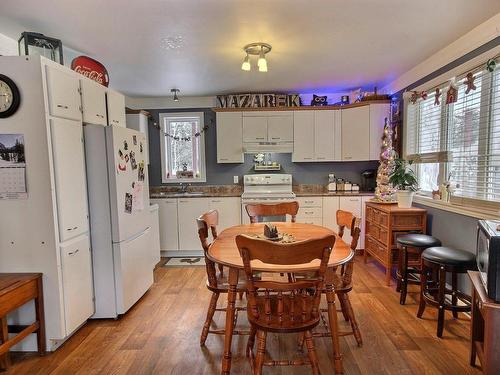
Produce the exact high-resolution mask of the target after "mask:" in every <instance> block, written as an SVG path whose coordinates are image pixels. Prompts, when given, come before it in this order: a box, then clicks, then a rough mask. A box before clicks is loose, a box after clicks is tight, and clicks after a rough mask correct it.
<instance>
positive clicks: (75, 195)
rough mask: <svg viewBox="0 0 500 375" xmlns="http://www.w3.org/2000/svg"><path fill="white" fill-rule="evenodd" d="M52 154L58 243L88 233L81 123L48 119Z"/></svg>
mask: <svg viewBox="0 0 500 375" xmlns="http://www.w3.org/2000/svg"><path fill="white" fill-rule="evenodd" d="M50 130H51V136H52V155H53V160H54V177H55V185H56V186H55V187H56V203H57V215H58V221H59V237H60V240H61V242H62V241H66V240H68V239H70V238H73V237H76V236H78V235H80V234H82V233H85V232H87V230H88V216H87V188H86V186H87V184H86V177H85V161H84V151H83V139H82V138H83V134H82V123H81V122H79V121H73V120H65V119H51V120H50Z"/></svg>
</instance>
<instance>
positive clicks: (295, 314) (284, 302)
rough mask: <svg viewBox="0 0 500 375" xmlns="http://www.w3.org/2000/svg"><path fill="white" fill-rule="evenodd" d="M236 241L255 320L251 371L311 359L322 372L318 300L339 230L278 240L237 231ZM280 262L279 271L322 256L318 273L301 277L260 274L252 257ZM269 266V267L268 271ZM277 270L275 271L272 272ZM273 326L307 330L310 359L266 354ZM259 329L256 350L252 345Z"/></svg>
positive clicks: (256, 373)
mask: <svg viewBox="0 0 500 375" xmlns="http://www.w3.org/2000/svg"><path fill="white" fill-rule="evenodd" d="M236 244H237V246H238V249H239V251H240V255H241V258H242V260H243V266H244V270H245V275H246V286H247V301H248V303H247V316H248V321H249V322H250V324H251V331H250V337H249V339H248V344H247V355H248V356H249V357H250V363H251V367H252V373H253V374H254V375H260V374H262V367H263V366H264V365H265V366H302V365H306V364H310V365H311V367H312V371H313V374H315V375H319V373H320V372H319V366H318V357H317V354H316V350H315V348H314V342H313V339H312V329H313V328H314V327H316V326H317V325H318V323H319V322H320V318H321V317H320V315H321V313H320V309H319V304H320V301H321V291H322V290H323V289H324V276H325V272H326V269H327V267H328V260H329V258H330V253H331V251H332V249H333V246H334V244H335V236H334V235H328V236H325V237H323V238H319V239H311V240H306V241H300V242H295V243H286V244H280V243H274V242H270V241H267V240H264V239H259V238H255V237H250V236H247V235H244V234H242V235H238V236H237V237H236ZM255 260H257V261H260V262H262V263H265V264H268V265H275V266H276V272H274V273H276V274H279V273H280V272H282V271H283V270H284V269H287V267H289V266H291V265H300V264H308V263H311V262H313V261H317V260H319V261H320V262H318V263H317V269H316V270H315V272H314V277H312V278H304V279H301V280H299V281H295V280H292V281H290V280H289V281H277V280H283V279H271V280H268V279H266V280H264V279H261V278H259V276H258V273H256V272H255V270H254V268H253V264H252V261H255ZM267 272H268V271H267ZM271 273H273V272H271ZM268 332H275V333H297V332H299V333H303V334H304V337H305V342H306V346H307V351H308V357H309V360H306V359H294V360H266V359H265V352H266V339H267V333H268ZM256 335H257V338H258V342H257V354H256V356H255V358H254V355H253V346H254V343H255V336H256Z"/></svg>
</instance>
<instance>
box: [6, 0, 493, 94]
mask: <svg viewBox="0 0 500 375" xmlns="http://www.w3.org/2000/svg"><path fill="white" fill-rule="evenodd" d="M499 12H500V1H499V0H474V1H471V0H439V1H437V0H341V1H339V0H329V1H326V0H324V1H321V0H274V1H269V0H253V1H252V0H249V1H247V0H179V1H167V0H142V1H124V0H121V1H120V0H105V1H103V0H101V1H99V0H85V1H73V0H72V1H68V0H37V1H33V0H0V33H3V34H5V35H7V36H10V37H12V38H16V39H17V38H18V36H19V34H20V33H21V32H22V31H25V30H26V31H37V32H41V33H44V34H46V35H48V36H54V37H58V38H60V39H62V41H63V44H64V45H66V46H68V47H71V48H73V49H76V50H79V51H83V53H85V54H88V55H89V56H92V57H94V58H96V59H97V60H99V61H101V62H102V63H103V64H104V65H105V66H106V67H107V69H108V72H109V73H110V80H111V86H113V87H115V88H116V89H118V90H120V91H123V92H124V93H126V94H128V95H130V96H163V95H170V89H171V88H172V87H178V88H180V90H181V94H182V95H200V96H201V95H214V94H221V93H231V92H256V91H257V92H264V91H284V92H301V93H303V92H345V91H348V90H349V89H352V88H356V87H359V86H361V87H372V86H373V85H377V86H378V87H383V86H384V85H385V84H387V83H388V82H390V81H392V80H393V79H395V78H396V77H397V76H399V75H400V74H402V73H404V72H405V71H407V70H409V69H410V68H412V67H413V66H415V65H417V64H418V63H420V62H421V61H423V60H425V59H426V58H427V57H429V56H431V55H432V54H434V53H435V52H437V51H438V50H440V49H441V48H443V47H445V46H446V45H447V44H449V43H451V42H452V41H454V40H456V39H457V38H459V37H460V36H462V35H463V34H465V33H466V32H468V31H470V30H471V29H472V28H474V27H475V26H477V25H479V24H480V23H482V22H484V21H485V20H487V19H489V18H491V17H492V16H494V15H495V14H497V13H499ZM176 36H181V37H182V41H183V45H182V46H181V48H179V49H174V50H166V49H164V48H161V46H162V39H163V38H167V37H176ZM255 41H263V42H267V43H270V44H271V45H272V46H273V50H272V52H271V53H270V54H269V55H268V66H269V72H268V73H259V72H258V71H257V70H256V69H255V64H254V69H253V70H252V71H251V72H244V71H242V70H241V69H240V66H241V62H242V60H243V57H244V53H243V51H242V47H243V46H244V45H245V44H247V43H250V42H255Z"/></svg>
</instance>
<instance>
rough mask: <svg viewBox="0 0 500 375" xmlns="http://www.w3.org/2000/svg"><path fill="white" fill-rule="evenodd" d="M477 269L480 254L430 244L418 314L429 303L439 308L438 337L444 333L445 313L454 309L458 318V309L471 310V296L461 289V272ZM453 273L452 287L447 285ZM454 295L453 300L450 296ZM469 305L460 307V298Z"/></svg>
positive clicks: (421, 286) (423, 270)
mask: <svg viewBox="0 0 500 375" xmlns="http://www.w3.org/2000/svg"><path fill="white" fill-rule="evenodd" d="M474 269H476V256H475V255H474V254H472V253H470V252H468V251H465V250H458V249H452V248H450V247H430V248H428V249H426V250H424V252H423V253H422V274H421V284H420V305H419V307H418V313H417V316H418V317H419V318H421V317H422V314H423V313H424V310H425V307H426V304H427V303H428V304H429V305H431V306H434V307H437V308H438V310H439V311H438V326H437V336H438V337H442V336H443V328H444V312H445V310H450V311H451V312H452V313H453V317H454V318H458V312H468V311H470V310H471V306H470V302H471V298H470V296H468V295H466V294H464V293H462V292H460V291H459V290H458V288H457V274H459V273H466V272H467V271H469V270H474ZM447 272H451V289H448V288H447V287H446V273H447ZM447 294H448V295H451V303H449V302H446V299H445V298H446V295H447ZM459 299H460V301H462V302H463V303H464V304H465V306H459V305H458V304H457V302H458V300H459Z"/></svg>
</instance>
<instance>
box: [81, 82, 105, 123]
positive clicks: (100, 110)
mask: <svg viewBox="0 0 500 375" xmlns="http://www.w3.org/2000/svg"><path fill="white" fill-rule="evenodd" d="M80 85H81V87H82V109H83V122H84V123H87V124H95V125H103V126H106V125H107V123H108V122H107V118H106V88H105V87H104V86H102V85H100V84H98V83H97V82H94V81H92V80H90V79H82V80H81V81H80Z"/></svg>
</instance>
